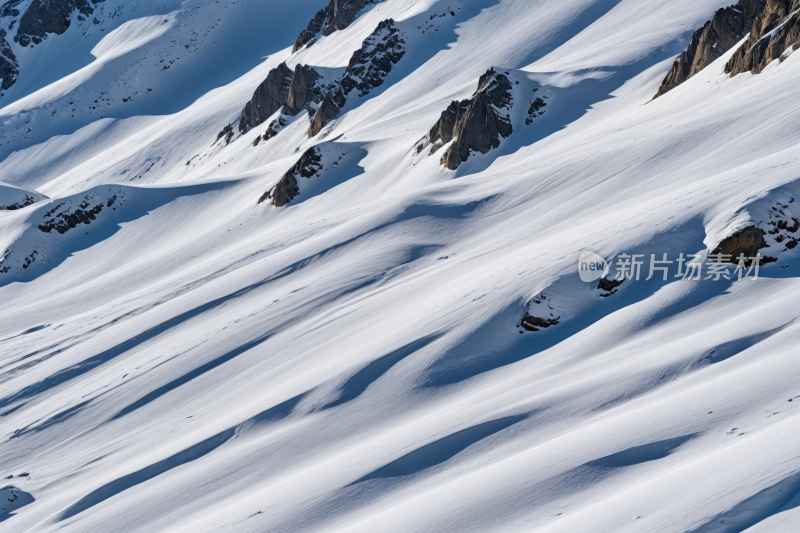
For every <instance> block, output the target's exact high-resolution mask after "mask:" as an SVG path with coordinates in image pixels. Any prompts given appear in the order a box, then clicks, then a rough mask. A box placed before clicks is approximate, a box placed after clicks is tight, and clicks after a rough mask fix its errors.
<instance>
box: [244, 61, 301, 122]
mask: <svg viewBox="0 0 800 533" xmlns="http://www.w3.org/2000/svg"><path fill="white" fill-rule="evenodd" d="M293 75H294V72H292V71H291V70H290V69H289V67H287V66H286V63H281V64H280V65H278V66H277V67H276V68H274V69H272V70H271V71H269V74H267V78H266V79H265V80H264V81H263V82H262V83H261V85H259V86H258V87H257V88H256V90H255V92H254V93H253V98H251V99H250V101H249V102H247V103H246V104H245V106H244V109H243V110H242V120H240V121H239V131H240V132H242V133H246V132H247V130H248V129H249V128H255V127H256V126H258V125H259V124H261V123H263V122H264V121H265V120H267V119H268V118H269V117H271V116H272V115H273V114H274V113H275V112H276V111H277V110H278V109H280V108H281V107H283V105H284V104H286V99H287V98H288V96H289V86H290V84H291V82H292V76H293Z"/></svg>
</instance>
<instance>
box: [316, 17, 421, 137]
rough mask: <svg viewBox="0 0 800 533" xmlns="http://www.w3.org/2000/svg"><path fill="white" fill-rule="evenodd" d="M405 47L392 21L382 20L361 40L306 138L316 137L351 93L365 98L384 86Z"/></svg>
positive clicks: (401, 56) (318, 112)
mask: <svg viewBox="0 0 800 533" xmlns="http://www.w3.org/2000/svg"><path fill="white" fill-rule="evenodd" d="M405 44H406V41H405V40H404V39H403V36H402V33H401V32H400V30H399V29H398V28H397V27H396V26H395V24H394V20H392V19H386V20H384V21H381V23H380V24H378V27H377V28H375V31H374V32H372V34H371V35H370V36H369V37H367V38H366V39H364V42H363V43H362V44H361V48H359V49H358V50H356V51H355V52H353V55H352V56H351V57H350V61H349V63H348V65H347V69H346V70H345V72H344V74H342V78H341V80H340V81H339V82H338V83H337V84H336V85H335V86H334V87H333V88H332V89H331V90H330V91H329V93H328V95H326V98H325V99H324V100H323V102H322V104H320V107H319V109H318V110H317V113H316V115H315V116H314V119H313V120H312V124H311V129H310V130H309V132H308V136H309V137H313V136H315V135H317V134H318V133H319V132H320V131H321V130H322V128H323V127H324V126H325V124H327V123H328V122H329V121H330V120H331V119H333V118H334V117H336V115H338V114H339V111H340V109H341V108H342V107H344V105H345V104H346V103H347V97H348V96H349V95H350V93H351V92H352V91H354V90H358V96H359V97H364V96H367V95H368V94H369V93H370V92H371V91H372V90H373V89H375V88H377V87H380V86H381V85H383V80H384V78H386V76H388V75H389V73H390V72H391V71H392V67H393V66H394V65H396V64H397V63H398V62H399V61H400V60H401V59H402V58H403V56H404V55H405V53H406V49H405V46H404V45H405Z"/></svg>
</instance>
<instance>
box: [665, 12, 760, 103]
mask: <svg viewBox="0 0 800 533" xmlns="http://www.w3.org/2000/svg"><path fill="white" fill-rule="evenodd" d="M765 1H766V0H739V2H738V3H737V4H736V5H735V6H731V7H726V8H724V9H720V10H718V11H717V12H716V13H715V14H714V17H713V18H712V19H711V20H710V21H708V22H706V24H705V26H703V27H702V28H700V29H699V30H697V31H696V32H695V33H694V35H693V36H692V40H691V41H690V43H689V47H688V48H687V49H686V51H684V52H683V53H681V55H679V56H678V58H677V59H676V60H675V63H673V64H672V68H671V69H670V71H669V73H668V74H667V76H666V78H664V81H663V82H662V84H661V87H659V89H658V92H657V93H656V95H655V97H654V98H658V97H659V96H662V95H663V94H665V93H667V92H669V91H671V90H672V89H674V88H675V87H677V86H678V85H680V84H682V83H683V82H685V81H686V80H688V79H689V78H691V77H692V76H694V75H695V74H697V73H698V72H700V71H701V70H703V69H704V68H706V67H707V66H708V65H710V64H711V63H713V62H714V61H716V60H717V59H718V58H719V57H721V56H722V55H723V54H724V53H725V52H727V51H728V50H730V49H731V48H733V47H734V46H735V45H736V44H737V43H738V42H739V41H741V40H742V39H743V38H744V36H745V35H747V33H749V32H750V30H751V28H752V27H753V23H754V21H755V20H756V18H757V17H758V16H759V14H760V13H761V12H762V11H763V10H764V6H765Z"/></svg>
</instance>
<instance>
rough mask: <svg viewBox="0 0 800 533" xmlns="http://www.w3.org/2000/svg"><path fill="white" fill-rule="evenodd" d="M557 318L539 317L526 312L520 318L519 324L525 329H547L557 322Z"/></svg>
mask: <svg viewBox="0 0 800 533" xmlns="http://www.w3.org/2000/svg"><path fill="white" fill-rule="evenodd" d="M560 318H561V317H557V318H539V317H538V316H532V315H529V314H528V313H525V317H524V318H523V319H522V322H521V324H520V325H521V326H522V328H524V329H526V330H527V331H540V330H542V329H547V328H549V327H550V326H555V325H557V324H558V323H559V319H560Z"/></svg>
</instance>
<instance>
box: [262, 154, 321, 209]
mask: <svg viewBox="0 0 800 533" xmlns="http://www.w3.org/2000/svg"><path fill="white" fill-rule="evenodd" d="M320 170H322V157H321V156H320V154H319V153H318V151H317V149H316V148H314V147H312V148H309V149H308V150H306V151H305V153H303V155H302V156H301V157H300V159H299V160H298V161H297V163H295V164H294V165H293V166H292V168H290V169H289V170H287V171H286V174H284V175H283V177H282V178H281V180H280V181H279V182H278V183H277V185H275V187H273V188H272V189H270V190H269V191H267V192H265V193H264V194H263V195H262V196H261V198H259V200H258V203H259V204H260V203H262V202H265V201H267V200H272V202H271V203H272V205H274V206H275V207H283V206H284V205H286V204H288V203H289V202H291V201H292V200H294V199H295V198H296V197H297V195H298V194H300V187H299V185H298V183H297V179H298V178H300V177H303V178H312V177H314V176H316V175H317V173H319V171H320Z"/></svg>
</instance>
